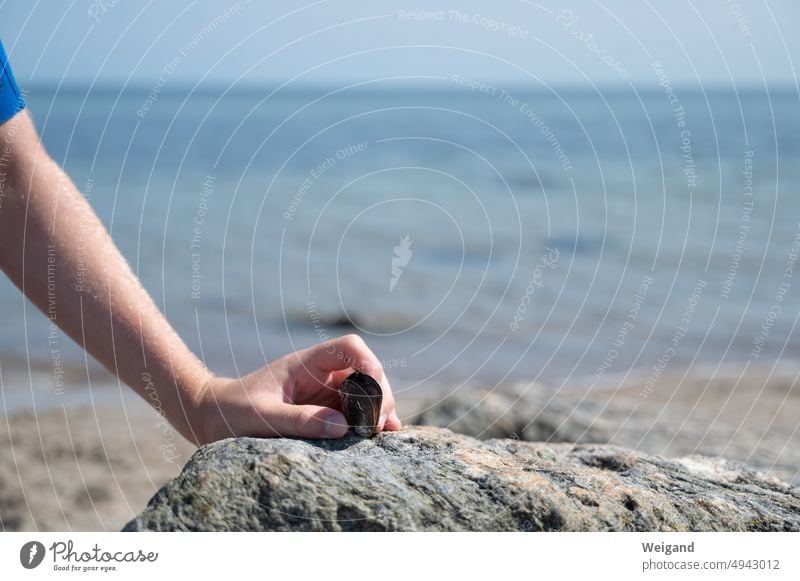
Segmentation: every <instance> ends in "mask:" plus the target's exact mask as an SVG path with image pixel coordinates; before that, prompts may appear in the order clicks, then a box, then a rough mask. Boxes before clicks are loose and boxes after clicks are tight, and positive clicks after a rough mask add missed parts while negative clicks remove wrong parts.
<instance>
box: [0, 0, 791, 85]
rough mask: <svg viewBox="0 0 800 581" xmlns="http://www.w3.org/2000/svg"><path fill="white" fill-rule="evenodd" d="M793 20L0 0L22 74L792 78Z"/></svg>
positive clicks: (778, 6) (325, 2) (716, 9)
mask: <svg viewBox="0 0 800 581" xmlns="http://www.w3.org/2000/svg"><path fill="white" fill-rule="evenodd" d="M798 24H800V2H798V1H797V0H776V1H770V2H765V1H763V0H761V1H745V0H741V1H740V2H734V1H732V0H706V1H703V2H700V1H696V2H688V1H686V0H675V1H673V2H655V1H653V0H643V1H641V2H640V1H636V2H630V1H626V2H622V1H618V2H605V3H601V2H593V1H588V0H575V1H573V2H566V3H546V2H541V3H535V2H530V1H527V0H506V1H497V2H492V3H488V2H485V1H483V2H479V1H463V0H462V1H460V2H440V1H437V0H428V1H409V2H399V3H398V2H391V3H390V2H363V1H358V2H357V1H354V0H340V1H336V0H318V1H315V2H308V3H307V2H306V1H304V2H291V1H270V2H258V1H257V0H253V1H248V0H238V1H233V2H229V1H228V0H222V1H219V0H217V1H212V0H196V1H182V2H181V1H171V2H164V1H162V2H155V0H151V1H149V2H144V1H133V0H72V1H71V2H67V1H65V0H28V1H26V2H20V1H18V0H17V1H12V0H0V38H1V39H2V41H3V43H4V45H5V47H6V52H7V53H8V54H9V56H10V59H11V62H12V66H13V69H14V71H15V74H16V76H17V78H18V80H19V81H20V83H21V84H23V86H24V85H25V84H26V83H29V84H32V83H41V84H58V83H61V84H64V85H81V84H93V83H94V84H98V85H103V86H106V85H112V86H115V87H117V86H126V85H131V86H144V87H147V86H151V85H154V84H156V83H158V82H159V79H161V82H162V84H163V85H164V86H166V85H168V84H173V85H179V84H189V85H194V84H195V83H200V84H201V85H226V86H229V85H231V84H243V85H264V84H267V85H276V84H281V83H287V82H288V83H289V84H290V85H298V86H300V85H315V84H337V85H338V84H347V83H353V82H365V81H375V80H377V79H383V78H388V77H407V78H408V79H409V82H433V83H437V82H438V83H445V84H447V83H448V82H450V83H452V82H453V78H454V75H458V78H460V79H468V80H470V81H473V80H474V81H477V82H479V83H480V82H485V83H492V84H499V83H505V84H514V85H526V86H532V87H542V86H551V85H577V86H590V85H598V86H623V87H625V86H627V85H628V84H634V85H637V86H653V87H656V86H657V83H658V82H659V80H661V81H663V78H661V79H660V78H659V77H658V75H657V69H660V70H661V71H663V73H662V76H663V77H665V78H666V79H668V81H669V82H670V83H671V84H673V85H700V84H702V85H703V86H722V87H730V86H732V85H733V84H735V85H736V86H737V87H742V86H750V85H752V86H756V87H762V86H764V85H765V84H766V85H769V86H777V85H797V78H798V76H800V75H799V74H798V70H796V69H797V67H796V66H795V63H794V62H793V61H792V55H800V35H798V34H797V33H796V32H797V25H798ZM656 63H659V65H660V66H656Z"/></svg>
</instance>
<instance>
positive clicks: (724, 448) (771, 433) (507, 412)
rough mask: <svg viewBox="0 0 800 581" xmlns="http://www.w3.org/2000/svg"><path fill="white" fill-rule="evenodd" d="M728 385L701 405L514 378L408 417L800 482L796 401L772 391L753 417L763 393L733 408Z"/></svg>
mask: <svg viewBox="0 0 800 581" xmlns="http://www.w3.org/2000/svg"><path fill="white" fill-rule="evenodd" d="M693 387H694V386H691V387H690V388H688V389H687V390H686V391H688V392H691V391H692V388H693ZM700 389H702V386H700V388H697V389H696V391H697V392H699V391H700ZM743 391H745V392H746V391H747V390H743ZM750 391H751V392H752V391H753V390H750ZM729 392H730V390H729V389H720V390H718V391H717V392H709V393H708V394H707V396H706V401H705V402H703V403H704V405H697V403H696V402H695V401H694V400H691V401H689V402H686V401H682V400H681V399H680V398H677V397H676V398H671V397H669V396H670V395H671V393H666V394H663V397H662V398H660V399H656V398H655V397H652V398H650V399H645V398H642V397H640V396H639V393H638V390H633V391H631V390H619V391H617V392H609V391H607V390H596V391H582V392H578V391H569V390H562V391H561V392H559V393H556V392H554V390H553V389H552V388H548V387H545V386H541V385H536V384H534V385H519V384H512V385H503V386H502V387H501V388H499V389H495V390H480V389H464V390H461V391H459V392H456V393H453V394H450V395H448V396H447V397H444V398H439V399H436V400H431V402H430V403H429V404H427V405H423V406H421V411H419V412H418V413H417V414H416V416H415V417H413V418H412V419H411V421H410V423H412V424H419V425H430V426H439V427H443V428H449V429H451V430H453V431H455V432H458V433H460V434H465V435H468V436H473V437H476V438H481V439H485V438H516V439H520V440H524V441H530V442H547V443H556V442H571V443H598V444H613V445H616V446H622V447H625V448H632V449H635V450H638V451H641V452H646V453H648V454H654V455H659V456H667V457H676V456H689V455H698V454H699V455H703V456H714V457H716V456H722V457H726V458H730V459H733V460H737V461H740V462H744V463H746V464H748V465H751V466H754V467H755V468H756V469H758V470H760V471H762V472H768V473H769V474H770V475H772V476H775V477H777V478H780V479H782V480H785V481H787V482H791V483H793V484H795V485H800V431H798V430H797V423H796V417H797V416H796V413H792V412H793V410H794V409H795V407H790V405H789V404H790V403H792V404H793V406H795V405H796V404H795V403H794V402H793V401H792V400H787V398H786V397H785V394H784V393H783V392H781V393H778V394H776V397H775V398H774V403H773V404H772V405H771V406H764V407H765V408H766V409H765V410H764V413H763V414H761V416H760V417H759V416H757V415H755V414H753V413H751V409H752V408H753V402H754V401H756V402H760V401H761V400H763V399H766V398H764V397H761V398H760V399H759V394H758V393H755V394H752V395H750V396H749V397H748V396H747V393H745V394H743V396H742V400H743V401H742V402H741V403H740V406H739V407H742V408H744V410H745V411H742V412H739V413H737V411H736V409H735V407H734V406H728V408H727V409H726V408H725V404H726V402H727V401H728V397H729ZM784 408H787V409H786V410H784ZM720 410H724V413H721V411H720ZM777 410H784V411H785V412H787V413H786V416H787V419H786V420H784V421H782V422H777V421H775V414H776V411H777Z"/></svg>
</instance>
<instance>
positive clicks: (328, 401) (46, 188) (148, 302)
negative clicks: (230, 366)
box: [0, 111, 400, 443]
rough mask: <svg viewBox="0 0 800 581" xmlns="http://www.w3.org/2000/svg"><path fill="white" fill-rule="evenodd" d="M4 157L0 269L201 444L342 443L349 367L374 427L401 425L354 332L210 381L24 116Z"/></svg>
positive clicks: (377, 368) (7, 140) (1, 142)
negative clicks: (375, 395) (242, 438)
mask: <svg viewBox="0 0 800 581" xmlns="http://www.w3.org/2000/svg"><path fill="white" fill-rule="evenodd" d="M0 151H6V152H7V157H8V160H9V163H8V165H7V167H6V168H3V169H5V171H6V174H7V175H6V179H5V182H2V188H3V189H2V191H0V268H2V269H3V270H4V271H5V272H6V274H7V275H8V276H9V277H10V278H11V280H12V281H13V282H14V283H15V284H16V285H17V286H18V287H19V288H20V289H21V290H22V291H23V292H24V293H25V295H26V296H27V297H28V298H29V299H30V300H31V301H32V302H33V303H34V304H35V305H36V306H37V307H38V308H39V309H41V310H42V311H43V312H44V313H46V314H47V315H48V316H50V318H51V319H52V320H53V322H55V323H56V324H57V325H58V326H59V327H60V328H61V329H62V330H64V331H65V332H66V333H67V334H68V335H69V336H70V337H72V338H73V339H74V340H75V341H76V342H78V343H79V344H80V345H82V346H83V347H84V348H85V349H86V350H87V351H88V352H89V353H91V355H92V356H94V357H95V358H96V359H97V360H98V361H99V362H100V363H102V364H103V365H104V366H105V367H106V368H107V369H109V370H110V371H111V372H112V373H114V374H115V375H117V376H118V377H119V378H120V379H121V380H122V381H124V382H125V383H126V384H128V385H129V386H130V387H131V388H133V389H134V390H135V391H136V392H137V393H139V395H141V396H142V397H144V398H145V399H147V400H148V401H151V403H152V402H153V401H154V400H157V401H158V402H159V405H160V409H161V410H163V413H164V414H165V416H166V418H167V419H168V420H169V422H170V423H171V424H172V425H173V426H175V428H176V429H177V430H178V431H180V433H181V434H183V435H184V437H186V438H187V439H189V440H191V441H193V442H196V443H205V442H209V441H213V440H217V439H220V438H224V437H227V436H231V435H254V436H274V435H287V436H288V435H295V436H303V437H340V436H342V435H344V433H345V431H346V425H345V420H344V416H343V415H342V414H341V413H340V412H339V411H338V410H337V409H336V408H337V398H336V392H335V388H336V387H337V386H338V382H340V381H341V379H342V378H343V377H344V376H345V375H346V374H347V373H348V372H349V369H350V368H352V367H360V368H362V369H363V370H364V371H365V372H367V373H370V374H371V375H373V376H375V377H376V378H378V379H379V381H380V382H381V384H382V386H383V389H384V406H383V409H382V420H381V424H380V425H379V429H383V428H386V429H399V427H400V421H399V419H398V418H397V415H396V414H395V412H394V400H393V398H392V394H391V388H390V387H389V384H388V382H387V381H386V377H385V375H384V374H383V370H382V368H381V365H380V362H379V361H378V360H377V358H376V357H375V355H374V354H373V353H372V352H371V351H370V350H369V348H367V346H366V345H365V344H364V342H363V341H362V340H361V339H360V338H358V337H356V336H354V335H349V336H346V337H341V338H339V339H335V340H333V341H331V342H329V343H326V344H324V345H317V346H316V347H312V348H310V349H306V350H304V351H298V352H296V353H292V354H289V355H287V356H285V357H283V358H281V359H278V360H277V361H275V362H273V363H271V364H270V365H268V366H267V367H265V368H263V369H261V370H259V371H257V372H255V373H253V374H251V375H249V376H247V377H244V378H240V379H227V378H218V377H215V376H214V375H213V374H212V373H211V372H210V371H209V370H207V369H206V367H205V366H204V365H203V363H202V362H201V361H200V360H199V359H198V358H197V357H196V356H195V355H194V354H193V353H192V352H191V351H189V349H188V348H187V347H186V345H185V344H184V343H183V341H182V340H181V339H180V337H179V336H178V335H177V333H176V332H175V331H174V330H173V329H172V327H171V326H170V324H169V323H168V322H167V320H166V319H165V318H164V316H163V315H162V314H161V313H160V312H159V310H158V308H157V307H156V305H155V303H154V302H153V300H152V299H151V298H150V296H149V295H148V294H147V291H145V290H144V288H143V287H142V286H141V284H140V283H139V281H138V279H137V278H136V276H135V275H134V273H133V272H132V271H131V269H130V267H129V266H128V264H127V263H126V262H125V259H124V258H123V257H122V255H121V254H120V252H119V250H118V249H117V248H116V246H115V245H114V242H113V241H112V240H111V238H110V237H109V235H108V233H107V232H106V230H105V228H104V227H103V225H102V223H101V222H100V220H99V219H98V218H97V216H96V215H95V214H94V212H93V211H92V209H91V207H90V206H89V204H88V203H87V202H86V200H85V199H84V198H83V196H82V195H81V194H80V192H78V190H77V189H76V188H75V186H74V185H73V184H72V182H71V181H70V179H69V178H68V177H67V175H66V174H65V173H64V172H63V171H62V170H61V168H60V167H58V165H57V164H56V163H55V162H54V161H53V160H52V159H50V157H49V156H48V155H47V152H46V151H45V150H44V147H43V146H42V144H41V142H40V141H39V138H38V135H37V134H36V130H35V128H34V126H33V123H32V121H31V119H30V117H29V115H28V114H27V112H25V111H23V112H21V113H19V114H17V115H16V116H14V117H13V118H12V119H10V120H9V121H7V122H5V123H3V124H2V125H0ZM78 225H80V227H79V226H78ZM79 233H83V234H84V238H83V239H80V235H79ZM79 272H80V273H82V276H81V277H80V278H79V277H78V274H79ZM48 279H49V280H48ZM153 391H154V392H155V394H157V398H155V397H153V395H152V393H153Z"/></svg>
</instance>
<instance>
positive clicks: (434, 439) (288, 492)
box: [125, 427, 800, 531]
mask: <svg viewBox="0 0 800 581" xmlns="http://www.w3.org/2000/svg"><path fill="white" fill-rule="evenodd" d="M125 530H131V531H134V530H138V531H176V530H197V531H219V530H244V531H252V530H272V531H298V530H299V531H325V530H331V531H386V530H388V531H419V530H436V531H519V530H522V531H545V530H566V531H597V530H613V531H622V530H639V531H668V530H693V531H706V530H725V531H730V530H736V531H740V530H770V531H798V530H800V491H798V490H797V489H792V488H791V487H790V486H789V485H787V484H785V483H783V482H781V481H780V480H777V479H775V478H771V477H767V476H764V475H762V474H760V473H757V472H754V471H753V470H751V469H749V468H747V467H745V466H744V465H741V464H737V463H733V462H729V461H725V460H712V459H707V458H701V457H690V458H684V459H678V460H665V459H662V458H658V457H653V456H649V455H646V454H643V453H639V452H632V451H630V450H625V449H622V448H617V447H613V446H606V445H595V444H578V445H570V444H544V443H530V442H521V441H518V440H512V439H504V440H488V441H479V440H476V439H474V438H470V437H466V436H461V435H456V434H453V433H452V432H451V431H449V430H445V429H438V428H430V427H414V428H406V429H404V430H403V431H401V432H397V433H384V434H380V435H378V436H377V437H375V438H373V439H363V438H360V437H356V436H348V437H346V438H343V439H341V440H336V441H311V440H297V439H269V440H260V439H253V438H240V439H229V440H224V441H221V442H216V443H214V444H211V445H208V446H205V447H203V448H201V449H200V450H198V452H197V453H196V454H195V455H194V456H193V457H192V459H191V460H190V461H189V462H188V463H187V464H186V466H185V467H184V469H183V471H182V473H181V475H180V476H179V477H177V478H175V479H174V480H172V481H171V482H170V483H168V484H167V485H166V486H165V487H164V488H162V489H161V490H160V491H159V493H158V494H157V495H156V496H154V497H153V499H152V500H151V501H150V503H149V505H148V507H147V508H146V509H145V510H144V512H142V513H141V514H140V515H139V516H138V517H137V518H135V519H134V520H133V521H131V522H130V523H128V525H127V526H126V527H125Z"/></svg>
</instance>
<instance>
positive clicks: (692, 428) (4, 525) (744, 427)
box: [0, 373, 800, 531]
mask: <svg viewBox="0 0 800 581" xmlns="http://www.w3.org/2000/svg"><path fill="white" fill-rule="evenodd" d="M558 397H559V398H560V399H561V400H562V401H563V402H565V403H566V404H567V405H568V406H574V408H575V410H581V415H582V416H583V417H587V413H588V414H589V415H588V417H589V421H590V422H592V423H596V424H597V425H598V426H599V425H604V426H606V429H607V427H608V426H609V425H610V426H612V427H616V430H615V433H614V434H613V435H612V437H611V438H609V439H610V441H611V443H614V444H619V445H623V446H627V447H630V448H634V449H638V450H642V451H646V452H648V453H652V454H659V455H664V456H668V457H676V456H685V455H691V454H704V455H710V456H718V455H723V456H725V457H727V458H730V459H734V460H739V461H743V462H746V463H747V464H749V465H751V466H753V467H755V468H757V469H759V470H762V471H764V472H767V473H770V474H771V475H773V476H777V477H779V478H781V479H783V480H786V481H790V482H793V483H794V484H795V485H797V484H798V481H799V480H800V478H798V474H799V471H800V432H799V431H798V424H797V418H798V417H800V389H797V388H795V386H794V378H793V377H792V376H790V375H788V374H783V375H772V376H768V375H766V374H764V373H749V374H745V375H741V374H734V375H731V376H727V375H726V376H719V375H717V376H715V379H713V380H709V379H708V378H703V377H699V376H694V377H691V378H683V377H682V376H680V375H675V376H665V377H663V378H662V379H661V382H660V383H659V388H658V389H657V390H654V391H653V392H652V393H649V394H648V396H647V397H643V396H642V392H641V388H640V387H638V385H637V382H636V381H631V382H630V384H626V385H623V386H622V387H621V388H617V389H613V390H608V389H606V390H594V391H593V392H586V391H581V390H580V389H573V390H562V391H561V392H560V393H559V395H558ZM424 399H426V398H425V397H421V396H417V395H413V396H408V395H406V396H405V397H403V396H401V397H400V398H399V400H398V407H399V411H400V413H401V417H402V418H403V419H404V420H407V419H408V418H410V417H412V416H413V414H414V413H415V412H416V411H417V410H418V409H419V408H420V406H421V405H422V402H423V400H424ZM124 401H125V405H120V406H112V405H109V404H108V403H103V404H102V405H101V406H95V407H90V406H81V407H61V408H55V409H51V410H49V411H46V412H44V413H39V414H33V413H30V412H20V413H16V414H14V415H10V416H9V417H2V418H0V528H1V529H2V530H5V531H33V530H40V531H51V530H70V531H85V530H111V531H114V530H119V529H121V528H122V527H123V526H124V525H125V523H126V522H128V521H129V520H130V519H131V518H133V517H134V516H135V515H136V514H138V513H139V512H140V511H141V510H142V509H143V508H144V507H145V505H146V503H147V501H148V500H149V498H150V497H151V496H152V495H153V494H154V493H155V492H156V491H157V490H158V489H159V488H160V487H161V486H162V485H163V484H164V483H165V482H167V481H168V480H169V479H170V478H172V477H174V476H175V475H176V474H178V472H179V471H180V468H181V466H182V465H183V463H184V462H186V460H187V459H188V458H189V456H190V455H191V454H192V452H193V451H194V447H193V446H191V445H190V444H188V443H187V442H185V441H183V440H182V439H180V438H178V437H173V436H172V435H170V434H168V433H165V430H164V429H163V428H164V426H163V423H162V420H161V418H160V417H159V416H158V415H157V414H156V413H155V412H153V411H152V410H151V409H150V408H149V407H148V406H147V405H146V404H145V403H144V402H143V401H140V400H138V399H135V398H128V397H125V399H124Z"/></svg>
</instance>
